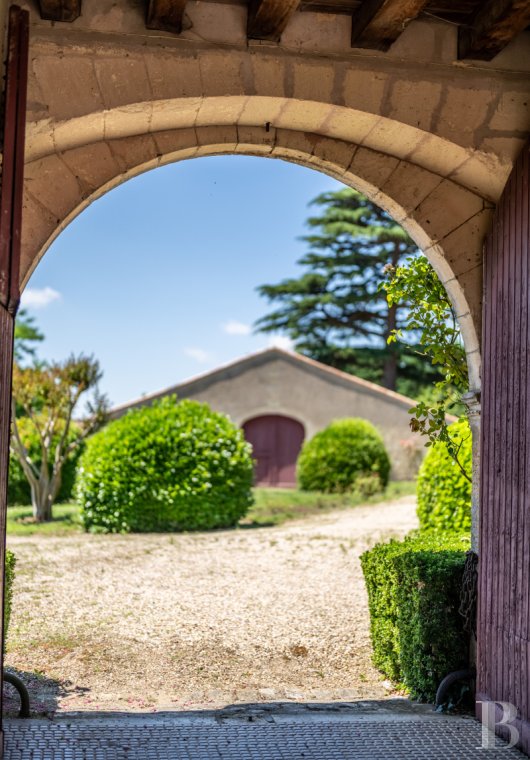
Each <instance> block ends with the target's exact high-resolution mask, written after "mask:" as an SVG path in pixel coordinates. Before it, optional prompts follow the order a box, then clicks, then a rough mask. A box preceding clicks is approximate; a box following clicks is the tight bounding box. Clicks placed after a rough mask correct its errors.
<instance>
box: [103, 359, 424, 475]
mask: <svg viewBox="0 0 530 760" xmlns="http://www.w3.org/2000/svg"><path fill="white" fill-rule="evenodd" d="M170 394H176V395H177V397H178V398H181V399H183V398H188V399H194V400H196V401H204V402H206V403H207V404H209V405H210V406H211V407H212V409H214V410H216V411H218V412H223V413H224V414H227V415H228V416H229V417H230V418H231V419H232V420H233V421H234V422H235V423H236V424H237V425H239V426H241V427H242V428H243V430H244V431H245V437H246V438H247V440H248V441H250V443H252V446H253V450H254V458H255V460H256V484H257V485H264V486H265V485H266V486H278V487H293V486H295V485H296V461H297V459H298V455H299V453H300V449H301V447H302V444H303V442H304V440H305V439H306V438H311V437H312V436H313V435H314V434H315V433H316V432H318V431H319V430H322V428H324V427H326V425H328V424H329V423H330V422H331V421H332V420H335V419H339V418H342V417H362V418H364V419H366V420H369V421H370V422H372V423H373V424H374V425H375V426H376V427H377V428H378V430H379V431H380V433H381V434H382V436H383V439H384V441H385V445H386V447H387V451H388V453H389V455H390V458H391V461H392V477H393V478H394V479H396V480H405V479H410V478H412V477H414V475H415V473H416V471H417V468H418V465H419V463H420V461H421V457H422V452H423V444H422V441H421V438H420V437H419V436H418V435H414V434H413V433H411V431H410V428H409V420H410V415H409V414H408V410H409V409H410V407H411V406H412V405H413V404H414V401H412V400H411V399H409V398H406V397H405V396H402V395H400V394H399V393H394V392H393V391H389V390H387V389H386V388H382V387H381V386H379V385H376V384H375V383H370V382H367V381H366V380H361V378H359V377H355V376H354V375H349V374H347V373H346V372H340V371H339V370H336V369H333V368H332V367H328V366H327V365H325V364H321V363H320V362H317V361H313V360H312V359H308V358H307V357H305V356H301V355H300V354H296V353H292V352H290V351H283V350H281V349H279V348H270V349H267V350H264V351H259V352H257V353H254V354H250V355H248V356H245V357H243V358H241V359H238V360H237V361H234V362H232V363H230V364H227V365H224V366H222V367H219V368H218V369H214V370H212V371H211V372H207V373H206V374H203V375H200V376H198V377H195V378H192V379H191V380H188V381H187V382H183V383H180V384H179V385H174V386H171V387H170V388H165V389H164V390H161V391H158V392H157V393H152V394H149V395H147V396H143V397H142V398H140V399H137V400H135V401H132V402H129V403H127V404H124V405H122V406H119V407H115V408H114V409H113V410H112V411H111V417H113V418H116V417H119V416H121V415H122V414H124V413H125V412H126V411H128V410H129V409H133V408H135V407H138V406H143V405H145V404H150V403H151V402H152V401H154V400H155V399H159V398H162V397H163V396H168V395H170Z"/></svg>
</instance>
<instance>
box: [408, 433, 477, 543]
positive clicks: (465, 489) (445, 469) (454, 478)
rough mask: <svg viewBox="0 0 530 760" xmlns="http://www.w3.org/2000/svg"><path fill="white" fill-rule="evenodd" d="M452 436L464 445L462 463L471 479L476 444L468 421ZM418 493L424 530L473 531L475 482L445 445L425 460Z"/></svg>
mask: <svg viewBox="0 0 530 760" xmlns="http://www.w3.org/2000/svg"><path fill="white" fill-rule="evenodd" d="M449 432H450V435H451V438H453V439H454V440H455V441H456V442H457V443H460V442H461V444H462V445H461V447H460V451H459V454H458V460H459V462H460V463H461V465H462V467H463V468H464V470H465V471H466V472H467V473H468V474H469V477H471V468H472V451H471V444H472V440H471V430H470V428H469V424H468V423H467V420H463V421H459V422H455V423H453V424H452V425H451V426H450V428H449ZM416 493H417V497H418V517H419V520H420V527H421V528H422V529H429V530H455V531H468V530H470V529H471V482H470V481H469V480H468V479H467V478H466V477H465V475H464V474H463V473H462V470H461V469H460V467H459V466H458V464H457V463H456V462H455V460H454V459H453V458H452V457H451V455H450V454H449V452H448V450H447V446H446V444H445V443H442V442H440V443H435V444H434V446H433V447H432V448H431V449H430V451H429V453H428V454H427V456H426V457H425V459H424V460H423V463H422V465H421V467H420V471H419V473H418V485H417V489H416Z"/></svg>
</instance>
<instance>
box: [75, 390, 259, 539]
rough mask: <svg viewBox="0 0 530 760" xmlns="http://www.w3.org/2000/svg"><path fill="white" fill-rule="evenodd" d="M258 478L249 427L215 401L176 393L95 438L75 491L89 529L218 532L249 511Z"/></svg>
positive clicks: (82, 463) (129, 415)
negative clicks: (185, 397) (247, 434)
mask: <svg viewBox="0 0 530 760" xmlns="http://www.w3.org/2000/svg"><path fill="white" fill-rule="evenodd" d="M252 479H253V462H252V456H251V447H250V444H248V443H247V442H246V441H245V439H244V436H243V432H242V431H241V430H240V429H239V428H237V427H236V426H235V425H234V424H233V423H232V422H231V421H230V420H229V419H228V417H226V416H225V415H223V414H219V413H217V412H213V411H212V410H211V409H210V408H209V407H208V406H207V404H201V403H198V402H197V401H188V400H184V401H180V402H178V403H177V400H176V397H175V396H171V397H167V398H164V399H162V400H161V401H158V402H155V403H154V404H153V405H152V406H145V407H142V408H140V409H136V410H132V411H130V412H128V413H127V414H126V415H124V416H123V417H121V418H119V419H117V420H114V421H113V422H110V423H109V424H108V425H106V427H104V428H103V429H102V430H100V431H99V432H98V433H96V434H95V435H94V436H92V438H90V439H89V440H88V441H87V444H86V449H85V451H84V453H83V455H82V456H81V460H80V463H79V468H78V475H77V481H76V488H75V490H76V496H77V500H78V502H79V504H80V505H81V508H82V517H83V522H84V525H85V528H86V529H87V530H92V531H101V532H107V533H120V532H128V531H137V532H148V531H179V530H210V529H213V528H227V527H230V526H232V525H236V524H237V522H238V520H239V519H240V518H241V517H243V516H244V515H245V514H246V512H247V510H248V508H249V506H250V505H251V503H252V488H251V487H252Z"/></svg>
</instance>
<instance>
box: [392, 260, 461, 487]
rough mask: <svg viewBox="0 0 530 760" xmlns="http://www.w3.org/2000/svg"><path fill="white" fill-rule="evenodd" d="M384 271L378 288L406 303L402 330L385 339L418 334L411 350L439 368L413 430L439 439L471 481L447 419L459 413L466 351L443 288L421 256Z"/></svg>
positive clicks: (430, 440) (414, 411)
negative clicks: (431, 391)
mask: <svg viewBox="0 0 530 760" xmlns="http://www.w3.org/2000/svg"><path fill="white" fill-rule="evenodd" d="M386 273H387V281H386V282H385V283H383V286H382V288H383V290H384V291H386V294H387V298H388V302H389V304H390V305H391V306H396V305H397V304H408V305H409V308H408V311H407V313H406V317H405V326H404V329H403V328H401V329H400V328H396V329H394V330H393V332H392V333H391V335H390V336H389V338H388V340H389V342H390V343H395V342H400V343H402V344H407V336H408V335H410V334H415V335H419V341H418V342H417V343H416V344H415V345H414V346H412V347H411V348H413V349H414V350H415V351H416V352H417V353H418V354H419V355H420V356H421V357H422V358H424V359H425V360H429V361H430V362H431V363H432V364H433V365H434V366H436V367H438V368H439V371H440V379H439V380H438V381H437V382H436V383H435V386H434V393H433V394H432V395H431V397H430V398H428V399H427V400H421V401H419V402H418V404H416V406H415V407H414V408H413V409H411V414H412V415H413V419H412V420H411V428H412V430H414V431H418V432H420V433H421V434H422V435H424V436H426V437H427V439H428V441H427V443H426V446H431V445H432V444H434V443H436V442H438V441H439V442H443V443H444V444H445V446H446V450H447V451H448V453H449V455H450V456H451V457H452V458H453V459H454V461H455V462H456V463H457V466H458V467H459V468H460V470H461V472H462V474H463V476H464V477H465V478H467V479H468V480H471V464H470V462H467V461H466V462H464V461H460V459H459V453H460V448H461V444H460V442H459V439H458V438H455V436H454V435H451V434H450V432H449V428H448V421H447V415H448V413H450V412H453V413H457V414H462V411H463V407H462V404H461V397H462V395H463V394H464V393H465V392H466V390H467V388H468V377H467V365H466V355H465V351H464V346H463V342H462V337H461V334H460V328H459V326H458V320H457V318H456V314H455V312H454V309H453V307H452V304H451V302H450V300H449V296H448V295H447V291H446V290H445V288H444V286H443V285H442V283H441V281H440V279H439V277H438V276H437V274H436V272H435V271H434V269H433V268H432V266H431V265H430V264H429V262H428V261H427V259H426V258H425V256H414V257H409V258H408V259H407V260H406V261H405V262H404V263H403V264H401V265H400V266H398V267H393V266H389V267H387V268H386Z"/></svg>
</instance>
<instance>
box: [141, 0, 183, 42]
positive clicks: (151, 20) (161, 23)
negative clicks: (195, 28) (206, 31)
mask: <svg viewBox="0 0 530 760" xmlns="http://www.w3.org/2000/svg"><path fill="white" fill-rule="evenodd" d="M185 7H186V0H149V5H148V7H147V19H146V22H145V25H146V27H147V28H148V29H157V30H158V31H160V32H172V33H173V34H180V33H181V31H182V19H183V17H184V8H185Z"/></svg>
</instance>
